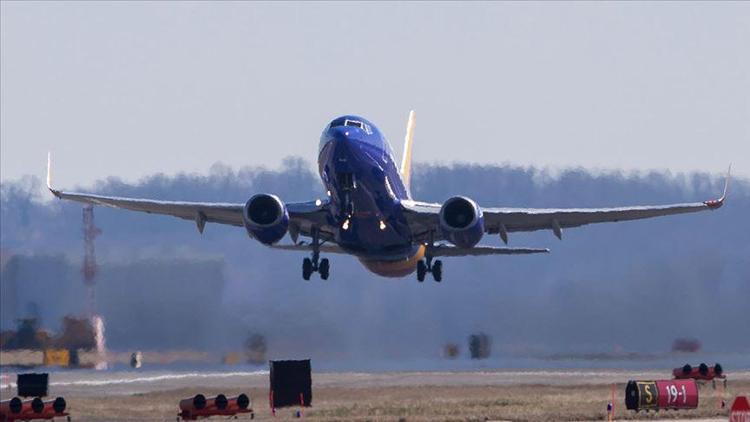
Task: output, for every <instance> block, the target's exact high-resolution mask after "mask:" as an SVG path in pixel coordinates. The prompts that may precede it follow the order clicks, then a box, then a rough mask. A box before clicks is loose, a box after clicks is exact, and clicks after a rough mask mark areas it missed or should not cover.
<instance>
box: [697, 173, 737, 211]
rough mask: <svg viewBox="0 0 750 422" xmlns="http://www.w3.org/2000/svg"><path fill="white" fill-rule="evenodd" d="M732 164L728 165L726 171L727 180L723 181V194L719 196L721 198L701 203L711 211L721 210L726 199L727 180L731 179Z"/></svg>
mask: <svg viewBox="0 0 750 422" xmlns="http://www.w3.org/2000/svg"><path fill="white" fill-rule="evenodd" d="M731 176H732V164H731V163H730V164H729V169H727V178H726V179H725V180H724V192H723V193H722V194H721V198H719V199H712V200H710V201H705V202H703V203H704V204H706V206H707V207H709V208H711V209H717V208H721V206H722V205H724V200H725V199H727V191H728V190H729V179H731V178H732V177H731Z"/></svg>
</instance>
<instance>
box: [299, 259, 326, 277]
mask: <svg viewBox="0 0 750 422" xmlns="http://www.w3.org/2000/svg"><path fill="white" fill-rule="evenodd" d="M330 269H331V265H330V264H329V262H328V258H323V259H321V260H320V262H318V260H316V259H315V258H313V259H310V258H305V259H303V260H302V278H303V279H305V280H309V279H310V276H311V275H312V273H314V272H316V271H317V272H318V273H319V274H320V278H321V279H323V280H328V274H329V271H330Z"/></svg>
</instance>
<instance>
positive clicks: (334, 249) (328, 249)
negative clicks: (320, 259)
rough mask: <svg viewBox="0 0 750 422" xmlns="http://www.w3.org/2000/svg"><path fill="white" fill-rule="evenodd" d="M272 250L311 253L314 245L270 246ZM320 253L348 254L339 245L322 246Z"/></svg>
mask: <svg viewBox="0 0 750 422" xmlns="http://www.w3.org/2000/svg"><path fill="white" fill-rule="evenodd" d="M269 246H270V247H271V248H272V249H281V250H283V251H301V252H311V251H312V250H313V249H312V243H298V244H295V245H288V244H287V245H269ZM320 252H323V253H333V254H347V252H345V251H344V250H343V249H341V247H340V246H337V245H320Z"/></svg>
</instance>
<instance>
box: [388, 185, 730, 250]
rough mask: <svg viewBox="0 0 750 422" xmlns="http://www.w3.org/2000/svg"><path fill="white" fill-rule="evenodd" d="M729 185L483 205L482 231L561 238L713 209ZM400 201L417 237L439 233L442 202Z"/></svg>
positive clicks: (504, 236) (722, 197)
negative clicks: (672, 198) (706, 195)
mask: <svg viewBox="0 0 750 422" xmlns="http://www.w3.org/2000/svg"><path fill="white" fill-rule="evenodd" d="M728 185H729V175H727V179H726V182H725V184H724V193H723V194H722V196H721V197H720V198H719V199H714V200H709V201H703V202H693V203H684V204H670V205H655V206H632V207H617V208H482V212H483V213H484V221H485V232H486V233H491V234H500V237H501V238H502V239H503V241H504V242H505V243H507V242H508V233H509V232H519V231H535V230H552V232H553V233H554V234H555V236H557V237H558V238H562V229H564V228H569V227H579V226H583V225H586V224H593V223H610V222H617V221H628V220H639V219H644V218H652V217H660V216H666V215H674V214H685V213H691V212H699V211H709V210H715V209H718V208H720V207H721V206H722V205H723V204H724V200H725V199H726V196H727V187H728ZM401 205H402V206H403V208H404V211H405V214H406V218H407V221H409V226H410V227H411V229H412V233H415V235H416V236H417V238H418V240H425V239H426V237H425V236H428V235H429V233H430V231H433V232H438V233H439V230H438V229H439V213H440V207H441V204H432V203H425V202H416V201H410V200H405V201H401Z"/></svg>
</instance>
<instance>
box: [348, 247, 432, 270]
mask: <svg viewBox="0 0 750 422" xmlns="http://www.w3.org/2000/svg"><path fill="white" fill-rule="evenodd" d="M424 253H425V247H424V246H420V247H419V248H418V249H417V252H416V253H415V254H414V255H413V256H412V257H410V258H407V259H404V260H402V261H380V260H375V259H366V258H360V259H359V261H360V262H361V263H362V265H364V266H365V268H367V269H368V270H370V271H372V272H373V273H375V274H377V275H380V276H383V277H405V276H407V275H409V274H411V273H413V272H414V270H416V269H417V262H418V261H419V260H420V259H422V258H424Z"/></svg>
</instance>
